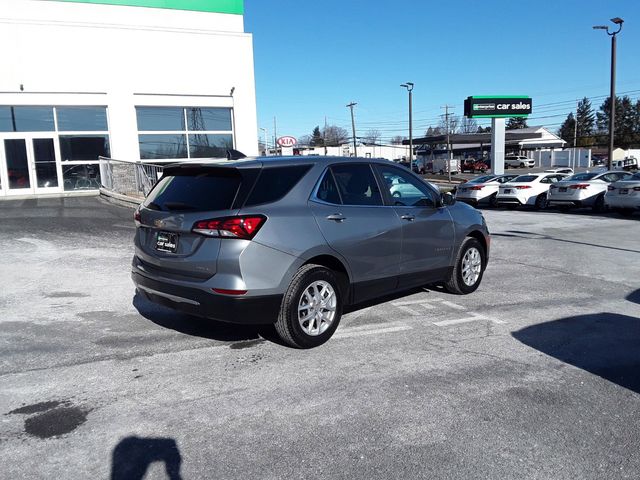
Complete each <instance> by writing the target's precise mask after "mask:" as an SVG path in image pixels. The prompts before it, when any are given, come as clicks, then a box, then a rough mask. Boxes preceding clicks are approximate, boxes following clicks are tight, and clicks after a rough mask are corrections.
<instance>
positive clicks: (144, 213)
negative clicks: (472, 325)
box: [132, 157, 490, 348]
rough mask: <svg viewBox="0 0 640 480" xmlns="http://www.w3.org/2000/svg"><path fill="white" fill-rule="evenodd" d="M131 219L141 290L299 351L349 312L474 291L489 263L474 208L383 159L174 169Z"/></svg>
mask: <svg viewBox="0 0 640 480" xmlns="http://www.w3.org/2000/svg"><path fill="white" fill-rule="evenodd" d="M399 179H401V180H402V182H400V181H399ZM400 183H402V185H403V189H402V193H401V196H398V195H397V194H396V195H394V193H395V192H397V191H398V190H397V189H396V188H395V186H397V185H398V184H400ZM135 219H136V224H137V229H136V236H135V256H134V258H133V266H132V277H133V281H134V283H135V285H136V287H137V290H138V292H139V294H140V295H142V296H144V297H146V298H147V299H149V300H151V301H153V302H156V303H159V304H162V305H166V306H169V307H171V308H174V309H176V310H181V311H184V312H187V313H190V314H194V315H198V316H203V317H208V318H213V319H217V320H221V321H226V322H233V323H241V324H268V323H275V327H276V330H277V332H278V333H279V335H280V336H281V337H282V339H283V340H284V341H285V342H286V343H288V344H289V345H292V346H295V347H300V348H309V347H314V346H317V345H320V344H322V343H323V342H325V341H327V340H328V339H329V338H330V337H331V335H333V333H334V331H335V330H336V328H337V327H338V323H339V322H340V317H341V315H342V311H343V308H344V307H345V306H346V305H354V304H359V303H361V302H365V301H367V300H371V299H374V298H377V297H380V296H383V295H386V294H389V293H392V292H396V291H400V290H405V289H409V288H413V287H416V286H421V285H425V284H429V283H438V282H442V283H444V285H445V287H446V288H447V289H448V290H449V291H450V292H452V293H457V294H467V293H471V292H473V291H475V290H476V289H477V288H478V285H479V284H480V282H481V280H482V275H483V272H484V269H485V268H486V265H487V260H488V257H489V244H490V241H489V240H490V239H489V232H488V230H487V226H486V224H485V221H484V218H483V217H482V215H481V214H480V213H479V212H478V211H477V210H475V209H473V208H471V207H469V206H468V205H465V204H463V203H460V202H455V200H454V199H453V197H452V196H451V195H449V194H440V193H439V192H438V191H437V190H436V189H435V188H433V187H432V186H431V185H429V184H427V183H425V182H424V181H423V180H422V179H421V178H420V177H418V176H417V175H415V174H414V173H412V172H410V171H409V170H407V169H404V168H401V167H398V166H396V165H394V164H393V163H392V162H389V161H386V160H374V159H353V158H327V157H304V158H303V157H282V158H275V157H270V158H255V159H243V160H239V161H227V162H224V163H220V162H211V163H206V162H205V163H201V164H181V165H176V166H171V167H168V168H166V169H165V171H164V175H163V177H162V179H161V180H160V181H159V182H158V183H157V185H156V186H155V187H154V188H153V190H152V191H151V192H150V194H149V195H148V197H147V198H146V200H145V201H144V203H143V204H142V205H141V206H140V207H139V209H138V210H137V211H136V213H135Z"/></svg>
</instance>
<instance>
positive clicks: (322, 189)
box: [316, 170, 342, 205]
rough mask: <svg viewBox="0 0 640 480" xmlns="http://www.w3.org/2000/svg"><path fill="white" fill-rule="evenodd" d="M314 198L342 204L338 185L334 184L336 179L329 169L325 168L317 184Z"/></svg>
mask: <svg viewBox="0 0 640 480" xmlns="http://www.w3.org/2000/svg"><path fill="white" fill-rule="evenodd" d="M316 198H317V199H318V200H322V201H323V202H327V203H333V204H335V205H340V204H342V200H340V193H338V186H337V185H336V181H335V180H334V178H333V173H331V170H327V171H326V172H325V174H324V176H323V177H322V181H321V182H320V185H319V186H318V193H316Z"/></svg>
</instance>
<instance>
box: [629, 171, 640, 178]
mask: <svg viewBox="0 0 640 480" xmlns="http://www.w3.org/2000/svg"><path fill="white" fill-rule="evenodd" d="M626 180H640V172H638V173H634V174H633V175H631V177H629V178H627V179H626Z"/></svg>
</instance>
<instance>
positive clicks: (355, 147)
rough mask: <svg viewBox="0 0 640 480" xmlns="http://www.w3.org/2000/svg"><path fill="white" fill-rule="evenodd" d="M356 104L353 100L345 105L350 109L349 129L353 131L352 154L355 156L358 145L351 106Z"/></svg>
mask: <svg viewBox="0 0 640 480" xmlns="http://www.w3.org/2000/svg"><path fill="white" fill-rule="evenodd" d="M356 105H357V103H355V102H351V103H350V104H349V105H347V108H350V109H351V130H352V131H353V156H354V157H357V156H358V147H357V145H356V121H355V119H354V117H353V107H355V106H356Z"/></svg>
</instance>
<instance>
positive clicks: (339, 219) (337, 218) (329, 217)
mask: <svg viewBox="0 0 640 480" xmlns="http://www.w3.org/2000/svg"><path fill="white" fill-rule="evenodd" d="M346 219H347V217H345V216H344V215H342V214H341V213H334V214H333V215H327V220H333V221H334V222H338V223H340V222H344V221H345V220H346Z"/></svg>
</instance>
